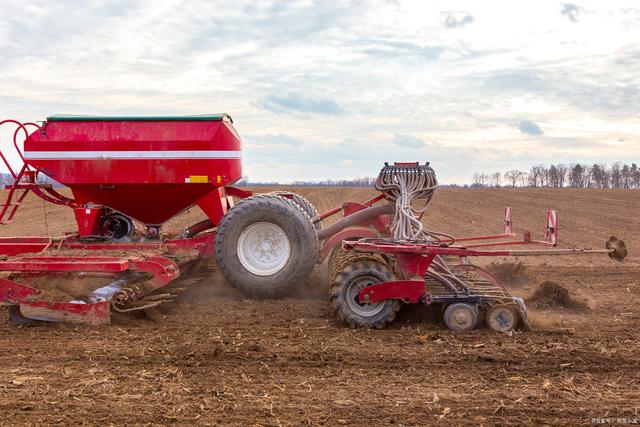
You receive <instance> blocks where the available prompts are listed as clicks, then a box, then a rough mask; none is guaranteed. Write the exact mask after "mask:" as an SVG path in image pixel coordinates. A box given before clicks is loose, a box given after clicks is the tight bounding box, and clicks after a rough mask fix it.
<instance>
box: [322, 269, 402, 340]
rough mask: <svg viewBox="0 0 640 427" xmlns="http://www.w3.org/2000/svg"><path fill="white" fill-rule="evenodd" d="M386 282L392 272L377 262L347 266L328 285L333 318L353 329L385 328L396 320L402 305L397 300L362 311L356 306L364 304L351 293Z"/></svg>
mask: <svg viewBox="0 0 640 427" xmlns="http://www.w3.org/2000/svg"><path fill="white" fill-rule="evenodd" d="M389 280H393V273H392V272H391V270H390V269H389V267H388V266H387V265H386V264H385V263H383V262H380V261H378V260H375V259H360V260H357V261H355V262H352V263H350V264H348V265H347V266H346V267H345V268H344V269H343V270H342V271H340V272H339V273H338V274H337V275H336V277H335V279H334V280H333V281H332V283H331V288H330V295H329V301H330V302H331V308H332V310H333V313H334V315H335V316H337V317H338V318H339V319H340V320H342V321H343V322H345V323H346V324H348V325H349V326H351V327H352V328H358V327H362V328H376V329H382V328H384V327H385V326H387V324H389V323H390V322H392V321H393V320H394V319H395V318H396V315H397V314H398V311H400V308H401V307H402V303H401V302H400V301H399V300H385V301H383V302H380V303H378V304H376V305H375V306H372V308H371V309H367V308H365V309H364V310H362V309H360V308H359V307H367V305H362V304H359V303H358V302H357V301H355V299H354V293H355V292H356V291H358V290H359V289H362V288H363V287H365V286H368V285H369V284H375V283H381V282H386V281H389ZM353 287H355V288H353ZM352 300H353V301H352ZM366 311H369V313H366Z"/></svg>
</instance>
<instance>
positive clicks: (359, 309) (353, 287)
mask: <svg viewBox="0 0 640 427" xmlns="http://www.w3.org/2000/svg"><path fill="white" fill-rule="evenodd" d="M375 283H378V281H377V280H372V278H370V277H359V278H357V279H355V280H354V281H352V282H351V283H349V285H348V286H347V289H346V290H345V294H346V295H345V297H346V300H347V306H348V307H349V310H351V311H352V312H353V313H355V314H357V315H358V316H362V317H372V316H375V315H376V314H378V313H380V312H381V311H382V310H383V309H384V301H383V302H377V303H375V304H360V299H359V298H358V296H359V294H360V290H361V289H363V288H366V287H367V286H369V285H373V284H375Z"/></svg>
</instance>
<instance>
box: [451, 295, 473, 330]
mask: <svg viewBox="0 0 640 427" xmlns="http://www.w3.org/2000/svg"><path fill="white" fill-rule="evenodd" d="M444 323H445V324H446V325H447V328H449V329H450V330H452V331H456V332H458V331H470V330H472V329H475V327H476V326H477V325H478V309H477V308H476V307H475V306H473V305H471V304H467V303H464V302H458V303H454V304H451V305H450V306H449V307H447V309H446V310H445V311H444Z"/></svg>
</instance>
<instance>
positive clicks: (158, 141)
mask: <svg viewBox="0 0 640 427" xmlns="http://www.w3.org/2000/svg"><path fill="white" fill-rule="evenodd" d="M24 148H25V158H26V161H27V163H28V164H29V165H30V166H32V167H34V168H36V169H38V170H39V171H40V172H41V173H43V174H45V175H47V176H49V177H51V178H53V179H55V180H56V181H58V182H60V183H62V184H64V185H66V186H68V187H70V188H71V189H72V190H73V193H74V196H75V197H76V198H77V201H78V202H79V203H81V204H86V203H94V204H97V205H105V206H109V207H111V208H113V209H116V210H118V211H121V212H122V213H124V214H126V215H130V216H131V217H133V218H135V219H137V220H139V221H141V222H143V223H146V224H161V223H163V222H165V221H167V220H168V219H169V218H171V217H172V216H173V215H175V214H177V213H179V212H181V211H182V210H184V209H186V208H188V207H190V206H192V205H193V204H195V203H196V202H197V201H198V200H199V199H202V198H203V197H205V196H206V195H208V194H209V193H211V192H213V191H214V190H216V189H217V188H219V187H224V186H225V185H228V184H231V183H233V182H235V181H236V180H237V179H239V178H241V177H242V166H241V162H242V160H241V158H240V152H241V140H240V138H239V137H238V135H237V133H236V132H235V130H234V129H233V125H232V124H231V123H229V122H228V121H221V120H219V121H177V122H171V121H107V122H104V121H71V122H66V121H59V122H58V121H53V122H51V121H50V122H47V123H46V124H45V126H43V128H42V130H37V131H35V132H33V133H32V134H31V135H30V136H29V137H28V138H27V139H26V141H25V143H24ZM215 208H217V207H215ZM212 209H213V208H212ZM211 216H212V215H210V217H211ZM213 216H214V217H215V219H218V218H219V217H221V215H218V214H216V215H213ZM211 219H212V220H214V218H211ZM214 222H216V223H217V221H214Z"/></svg>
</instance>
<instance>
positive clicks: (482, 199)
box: [0, 187, 640, 426]
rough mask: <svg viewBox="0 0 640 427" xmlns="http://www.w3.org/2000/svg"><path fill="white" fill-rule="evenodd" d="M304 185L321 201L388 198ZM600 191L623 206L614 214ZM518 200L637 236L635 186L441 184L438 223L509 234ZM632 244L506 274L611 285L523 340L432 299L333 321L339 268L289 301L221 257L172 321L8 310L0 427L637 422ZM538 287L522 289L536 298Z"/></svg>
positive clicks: (192, 280) (36, 213)
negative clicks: (610, 253)
mask: <svg viewBox="0 0 640 427" xmlns="http://www.w3.org/2000/svg"><path fill="white" fill-rule="evenodd" d="M276 189H277V188H267V189H262V190H260V191H263V192H266V191H271V190H276ZM293 190H295V191H299V192H300V193H301V194H302V195H303V196H305V197H307V198H308V199H310V200H311V201H312V202H313V203H314V204H315V205H316V207H317V208H318V210H319V211H321V212H322V211H326V210H328V209H330V208H333V207H335V206H340V205H341V204H342V202H343V201H345V200H353V201H363V200H366V199H368V198H370V197H373V196H375V195H376V192H375V191H374V190H373V189H361V188H358V189H356V188H316V187H313V188H296V189H293ZM65 194H66V193H65ZM603 197H606V198H607V200H608V201H609V202H608V203H609V204H610V205H612V206H613V205H615V206H616V207H618V208H616V209H607V210H603V209H602V198H603ZM504 206H511V207H512V209H513V214H514V219H515V220H516V222H515V225H514V230H515V231H516V232H518V233H520V232H521V231H523V229H524V227H525V226H526V227H535V226H542V225H543V224H542V223H541V222H540V221H541V220H544V212H545V210H546V209H548V208H549V207H553V208H557V209H558V211H559V212H560V214H561V215H562V222H561V224H562V225H561V226H560V245H561V246H564V247H570V246H586V247H594V248H595V247H600V246H601V243H602V240H603V238H606V237H608V234H609V233H612V234H616V235H618V236H619V237H623V238H624V237H630V236H633V235H634V233H635V231H636V230H638V229H640V216H638V215H629V212H640V192H639V191H637V190H615V191H613V190H612V191H607V190H597V189H579V190H571V189H561V190H557V191H556V190H553V189H544V190H542V189H513V190H511V189H496V190H493V189H492V190H464V189H450V188H442V189H439V190H438V193H436V196H435V198H434V201H433V203H432V205H431V206H430V210H429V211H428V212H427V215H425V223H427V224H428V225H429V228H430V229H434V230H441V231H445V232H449V231H450V232H453V233H454V234H456V235H463V234H467V235H480V234H487V233H492V232H496V233H499V232H501V228H502V221H501V220H502V208H503V207H504ZM42 209H43V204H42V201H41V200H40V199H38V198H36V197H31V196H29V197H27V199H25V203H24V204H23V205H22V206H21V208H20V210H19V211H18V213H17V215H16V218H15V219H14V221H13V222H12V223H11V224H10V226H8V227H4V228H2V227H0V234H2V235H4V236H16V235H37V234H41V233H45V232H46V230H45V227H44V225H43V224H44V219H43V212H42ZM46 209H47V219H48V227H49V231H50V232H51V233H53V234H58V233H62V232H64V231H69V230H73V229H74V227H75V226H74V223H73V212H72V211H71V210H70V209H67V208H64V207H60V206H57V205H56V206H52V205H47V208H46ZM202 217H203V214H202V212H200V211H199V209H197V208H193V209H191V210H190V211H189V212H186V213H185V215H181V216H178V217H176V218H175V219H173V220H172V224H170V225H172V226H174V227H175V228H176V229H177V230H179V229H181V228H182V227H184V226H187V225H190V224H193V223H194V222H197V221H198V220H200V219H202ZM334 219H335V218H333V217H332V218H329V219H328V220H327V221H326V223H330V222H331V221H332V220H334ZM535 230H536V229H532V231H535ZM537 230H538V232H541V231H543V229H537ZM603 232H606V235H603ZM636 234H637V233H636ZM538 235H539V233H538ZM628 247H629V248H630V257H629V258H628V259H627V260H625V262H624V263H616V262H612V261H611V260H610V259H609V258H608V257H606V256H584V257H555V258H554V257H534V258H527V259H526V260H524V259H523V262H522V266H520V267H519V266H518V265H517V264H514V263H511V265H510V266H509V267H506V269H507V276H502V277H500V278H501V279H502V280H504V282H505V284H506V285H507V286H514V284H515V283H517V282H518V280H515V282H514V281H513V280H511V278H514V277H515V278H516V279H517V278H518V277H525V276H526V277H527V279H526V281H525V282H524V283H523V285H524V286H527V285H531V286H532V290H531V291H532V292H533V291H534V290H535V289H533V288H535V286H534V285H537V284H539V283H541V282H544V281H551V282H555V283H557V284H562V285H563V286H564V287H565V288H566V289H568V290H569V293H568V295H569V297H570V298H571V297H579V296H580V295H593V296H594V297H595V296H596V295H597V296H598V299H597V301H598V305H597V306H595V307H594V308H592V309H591V310H572V309H566V308H565V306H564V305H562V304H558V303H557V301H556V300H553V301H555V302H553V304H552V307H548V308H545V309H535V308H532V309H531V314H532V315H537V316H538V317H539V318H541V319H542V320H543V321H546V322H547V324H544V323H543V324H542V325H541V326H539V325H540V323H539V322H538V321H537V319H535V321H534V322H533V326H534V332H522V331H517V332H514V333H513V334H510V335H509V334H496V333H492V332H491V331H489V330H486V329H481V330H476V331H471V332H468V333H460V334H456V333H451V332H449V331H447V330H446V328H445V327H444V326H443V325H442V322H441V316H442V313H441V312H440V311H439V310H437V309H436V307H425V306H420V305H415V306H413V307H408V309H407V310H403V312H401V313H400V316H399V319H398V322H397V323H395V324H394V325H392V327H391V328H389V329H385V330H379V331H378V330H375V331H373V330H360V329H349V328H346V327H344V325H342V324H340V323H339V322H337V321H335V319H333V318H332V317H331V314H330V307H329V304H328V302H327V285H326V275H327V273H326V265H321V266H318V267H317V269H316V271H315V272H314V275H313V276H312V277H310V278H309V279H308V280H307V281H306V282H304V283H301V285H300V288H299V290H298V292H297V293H296V294H295V295H293V298H290V299H285V300H278V301H253V300H247V299H245V298H243V297H242V295H241V294H240V293H239V292H238V291H237V290H235V289H234V288H232V287H231V286H229V285H228V284H226V283H224V280H223V279H222V277H221V275H220V274H219V273H218V272H216V271H215V264H214V263H207V264H206V265H199V266H197V267H196V266H194V269H193V270H192V271H191V272H189V273H187V272H186V271H185V272H184V275H183V276H182V277H181V279H180V283H178V284H176V286H184V287H185V288H186V289H185V291H184V293H182V294H180V296H179V298H178V302H177V303H176V304H175V305H170V306H169V305H167V306H166V307H165V306H161V308H162V309H161V310H159V313H158V316H157V320H155V321H154V320H149V319H131V318H128V319H124V318H123V319H122V321H118V322H114V324H113V325H112V326H110V327H100V328H86V327H75V326H68V325H61V324H54V325H47V326H40V327H35V328H29V329H27V328H16V327H14V326H12V325H10V324H9V323H8V321H7V317H8V313H7V310H6V309H3V308H0V335H1V336H2V344H3V345H2V346H0V366H2V367H3V368H2V369H0V390H2V392H1V393H0V420H1V421H0V426H1V425H40V424H43V425H50V424H98V423H100V424H153V425H166V424H171V423H173V424H174V425H193V424H205V425H214V424H218V425H263V426H266V425H273V426H277V425H311V426H334V425H365V424H368V425H389V424H394V425H406V426H409V425H443V426H445V425H487V426H488V425H517V426H521V425H569V426H574V425H590V424H591V420H592V419H594V418H604V417H610V418H617V417H619V418H621V419H637V418H639V417H640V406H639V404H638V401H639V400H638V378H640V366H639V365H638V352H639V351H640V345H639V343H640V328H638V322H639V321H640V281H639V276H638V266H639V265H640V263H639V262H638V258H637V256H636V255H635V254H637V253H640V240H638V239H629V241H628ZM634 257H635V258H634ZM501 259H502V257H501V258H500V259H498V261H500V260H501ZM473 261H476V260H473ZM487 262H490V259H487ZM508 263H509V261H508V260H507V262H506V263H505V262H504V261H502V262H500V264H508ZM524 267H526V270H525V269H524ZM493 272H494V274H495V273H496V272H495V271H493ZM523 272H524V273H525V275H524V276H523V275H522V273H523ZM514 274H515V276H514ZM496 275H498V276H500V274H496ZM509 275H511V276H509ZM524 286H522V287H518V286H517V285H515V286H514V287H513V288H512V290H513V294H514V295H515V296H518V297H527V296H530V294H531V293H529V292H525V291H527V289H526V287H524ZM572 292H573V293H574V294H573V293H572ZM562 294H563V293H562V292H560V296H561V297H562ZM560 300H561V301H563V300H562V298H560ZM578 300H579V298H578ZM528 305H529V307H531V305H530V304H528ZM430 316H433V319H432V318H430ZM545 326H546V327H545Z"/></svg>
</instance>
